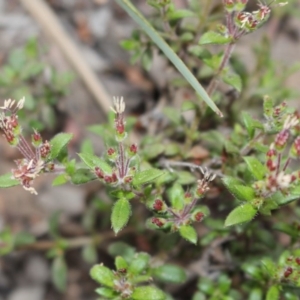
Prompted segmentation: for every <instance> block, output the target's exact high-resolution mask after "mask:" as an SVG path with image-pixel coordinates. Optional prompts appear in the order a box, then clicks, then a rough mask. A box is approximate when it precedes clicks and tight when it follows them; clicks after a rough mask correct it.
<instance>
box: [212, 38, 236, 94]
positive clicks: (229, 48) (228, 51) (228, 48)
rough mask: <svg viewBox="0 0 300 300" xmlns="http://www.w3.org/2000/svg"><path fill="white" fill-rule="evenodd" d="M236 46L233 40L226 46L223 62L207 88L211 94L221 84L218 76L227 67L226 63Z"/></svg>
mask: <svg viewBox="0 0 300 300" xmlns="http://www.w3.org/2000/svg"><path fill="white" fill-rule="evenodd" d="M234 47H235V43H234V42H232V43H230V44H228V45H227V46H226V48H225V52H224V56H223V59H222V61H221V64H220V66H219V68H218V70H217V73H216V74H215V75H214V77H213V78H212V80H211V81H210V83H209V85H208V88H207V94H208V95H209V96H211V95H212V94H213V93H214V91H215V90H216V88H217V86H218V84H219V80H218V77H219V76H220V74H221V72H222V71H223V70H224V68H225V67H226V65H227V64H228V61H229V59H230V57H231V54H232V52H233V50H234Z"/></svg>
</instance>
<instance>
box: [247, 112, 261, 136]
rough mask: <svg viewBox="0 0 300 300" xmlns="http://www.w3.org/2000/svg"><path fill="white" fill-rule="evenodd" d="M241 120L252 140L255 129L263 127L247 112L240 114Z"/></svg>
mask: <svg viewBox="0 0 300 300" xmlns="http://www.w3.org/2000/svg"><path fill="white" fill-rule="evenodd" d="M242 118H243V120H244V124H245V127H246V129H247V131H248V134H249V137H250V138H251V139H252V138H253V137H254V133H255V129H256V128H259V129H263V128H264V126H263V124H262V123H261V122H259V121H258V120H254V119H253V118H252V117H251V116H250V114H248V113H247V112H242Z"/></svg>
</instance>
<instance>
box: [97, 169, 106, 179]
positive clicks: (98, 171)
mask: <svg viewBox="0 0 300 300" xmlns="http://www.w3.org/2000/svg"><path fill="white" fill-rule="evenodd" d="M95 174H96V176H97V177H98V178H101V179H103V178H104V173H103V171H102V170H101V169H100V168H99V167H95Z"/></svg>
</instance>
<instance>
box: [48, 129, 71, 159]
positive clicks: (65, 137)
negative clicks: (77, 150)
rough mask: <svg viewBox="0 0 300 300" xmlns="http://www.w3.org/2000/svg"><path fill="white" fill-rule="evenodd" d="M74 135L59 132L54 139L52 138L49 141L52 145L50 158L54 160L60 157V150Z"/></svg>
mask: <svg viewBox="0 0 300 300" xmlns="http://www.w3.org/2000/svg"><path fill="white" fill-rule="evenodd" d="M72 137H73V134H72V133H59V134H57V135H56V136H55V137H54V138H53V139H51V141H50V142H49V143H50V145H51V153H50V157H49V159H50V160H53V159H55V158H56V157H58V156H59V154H60V152H61V151H62V150H63V148H64V147H65V146H66V145H67V144H68V143H69V142H70V140H71V139H72Z"/></svg>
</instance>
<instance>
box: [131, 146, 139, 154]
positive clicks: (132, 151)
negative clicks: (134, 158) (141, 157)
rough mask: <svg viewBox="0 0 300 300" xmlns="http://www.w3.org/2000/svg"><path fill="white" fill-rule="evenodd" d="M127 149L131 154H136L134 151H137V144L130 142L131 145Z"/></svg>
mask: <svg viewBox="0 0 300 300" xmlns="http://www.w3.org/2000/svg"><path fill="white" fill-rule="evenodd" d="M129 150H130V152H131V153H132V154H136V152H137V150H138V148H137V145H136V144H132V145H131V146H130V148H129Z"/></svg>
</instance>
